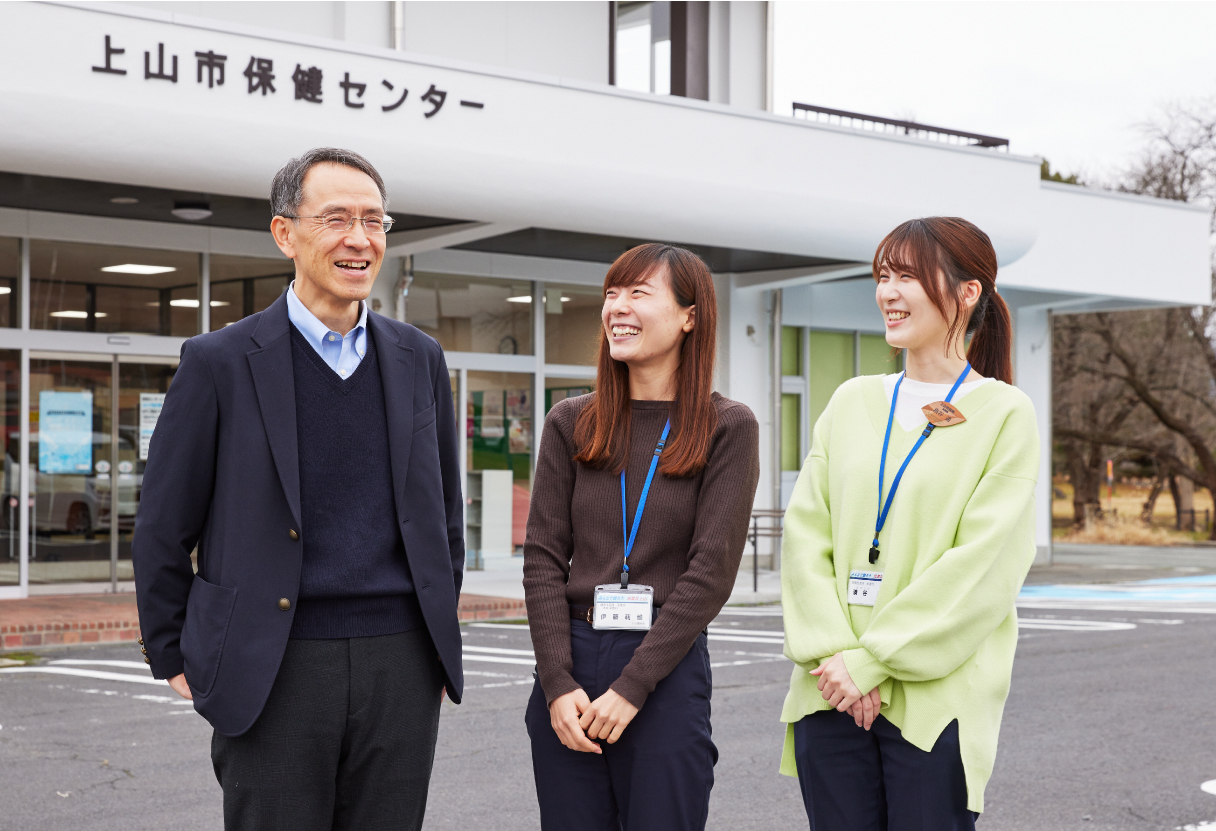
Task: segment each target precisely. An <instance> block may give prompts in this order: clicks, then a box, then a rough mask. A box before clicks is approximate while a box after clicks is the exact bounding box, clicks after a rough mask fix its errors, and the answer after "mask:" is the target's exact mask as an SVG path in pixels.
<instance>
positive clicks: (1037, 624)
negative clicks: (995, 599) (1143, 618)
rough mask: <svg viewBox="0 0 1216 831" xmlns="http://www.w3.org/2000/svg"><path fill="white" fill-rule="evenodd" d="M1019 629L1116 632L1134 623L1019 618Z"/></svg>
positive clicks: (1131, 627)
mask: <svg viewBox="0 0 1216 831" xmlns="http://www.w3.org/2000/svg"><path fill="white" fill-rule="evenodd" d="M1018 628H1019V629H1054V630H1056V631H1058V632H1117V631H1120V630H1124V629H1135V628H1136V624H1134V623H1120V622H1118V621H1114V620H1059V619H1046V618H1019V619H1018Z"/></svg>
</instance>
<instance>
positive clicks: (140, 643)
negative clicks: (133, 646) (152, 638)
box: [139, 638, 144, 646]
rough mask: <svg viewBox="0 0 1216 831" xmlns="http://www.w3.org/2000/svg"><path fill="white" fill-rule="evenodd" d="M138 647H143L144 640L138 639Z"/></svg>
mask: <svg viewBox="0 0 1216 831" xmlns="http://www.w3.org/2000/svg"><path fill="white" fill-rule="evenodd" d="M139 645H140V646H143V645H144V639H143V638H140V639H139Z"/></svg>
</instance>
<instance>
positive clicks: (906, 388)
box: [882, 372, 993, 430]
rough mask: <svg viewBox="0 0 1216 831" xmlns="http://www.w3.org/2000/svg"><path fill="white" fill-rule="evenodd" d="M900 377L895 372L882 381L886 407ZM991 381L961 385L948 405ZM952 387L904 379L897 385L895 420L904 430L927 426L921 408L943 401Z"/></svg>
mask: <svg viewBox="0 0 1216 831" xmlns="http://www.w3.org/2000/svg"><path fill="white" fill-rule="evenodd" d="M902 375H903V373H902V372H897V373H896V374H894V375H887V376H885V377H884V378H883V379H882V385H883V388H884V389H886V391H887V404H888V406H889V405H890V404H891V396H892V395H893V394H894V393H895V382H896V381H898V380H899V379H900V376H902ZM991 380H993V379H991V378H981V379H980V380H978V381H968V382H967V383H965V384H962V385H961V386H960V387H959V388H958V392H956V393H955V394H954V399H953V400H952V401H951V402H950V403H952V404H956V403H958V401H959V400H960V399H961V398H962V397H963V396H964V395H966V394H967V393H969V392H971V391H972V390H975V389H978V388H979V387H981V386H982V385H984V384H987V383H988V382H989V381H991ZM953 386H954V384H926V383H925V382H924V381H913V380H912V379H911V378H904V382H903V383H902V384H900V385H899V401H898V402H896V404H895V420H896V421H898V422H899V426H900V427H902V428H904V429H905V430H914V429H916V428H917V427H920V426H921V425H922V424H927V423H928V421H929V419H927V418H925V414H924V413H923V412H921V407H925V406H928V405H929V404H932V403H933V402H934V401H945V400H946V396H947V395H949V394H950V388H951V387H953Z"/></svg>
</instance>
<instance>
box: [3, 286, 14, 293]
mask: <svg viewBox="0 0 1216 831" xmlns="http://www.w3.org/2000/svg"><path fill="white" fill-rule="evenodd" d="M12 293H13V290H12V289H10V288H9V287H8V286H0V294H12Z"/></svg>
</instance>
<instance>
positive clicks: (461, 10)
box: [405, 0, 609, 84]
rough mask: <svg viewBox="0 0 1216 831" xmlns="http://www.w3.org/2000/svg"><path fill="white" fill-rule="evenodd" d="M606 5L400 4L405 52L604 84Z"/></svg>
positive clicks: (564, 1) (497, 0)
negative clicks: (402, 15) (402, 6)
mask: <svg viewBox="0 0 1216 831" xmlns="http://www.w3.org/2000/svg"><path fill="white" fill-rule="evenodd" d="M608 21H609V17H608V3H606V2H591V1H590V0H588V2H569V0H555V1H554V2H532V1H531V0H516V1H515V2H505V1H504V0H490V2H459V3H455V2H429V1H423V2H413V0H411V1H410V2H406V3H405V51H406V52H417V53H418V54H422V55H435V56H436V57H441V58H452V59H455V60H461V61H469V62H470V63H479V64H488V65H491V66H500V67H503V68H505V69H514V70H522V71H525V72H539V73H543V74H545V75H556V76H557V77H559V78H571V79H577V80H580V81H588V82H591V83H597V84H606V83H608Z"/></svg>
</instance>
